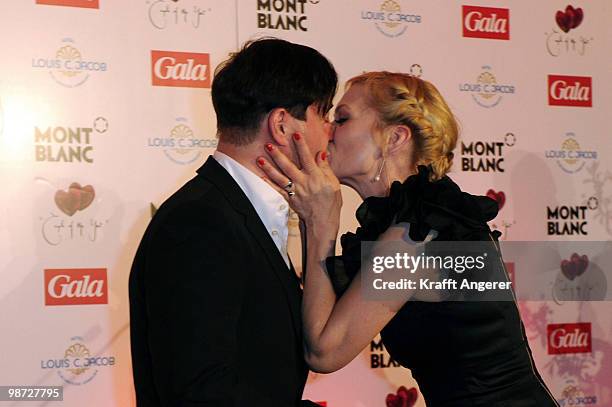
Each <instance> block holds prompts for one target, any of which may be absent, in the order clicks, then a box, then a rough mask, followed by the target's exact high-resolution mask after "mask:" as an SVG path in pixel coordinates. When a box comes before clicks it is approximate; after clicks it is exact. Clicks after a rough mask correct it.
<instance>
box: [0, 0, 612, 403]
mask: <svg viewBox="0 0 612 407" xmlns="http://www.w3.org/2000/svg"><path fill="white" fill-rule="evenodd" d="M567 1H568V0H563V1H560V0H549V1H526V0H514V1H511V0H505V1H504V0H478V1H476V0H474V1H472V0H464V1H457V0H355V1H349V0H235V1H228V0H130V1H122V0H2V1H1V2H0V49H1V50H2V58H1V60H0V61H1V62H0V188H1V192H0V196H1V200H0V273H1V274H0V332H1V334H0V385H63V386H64V401H63V402H62V404H61V405H65V406H75V407H81V406H91V407H94V406H102V407H109V406H122V407H123V406H131V405H133V388H132V380H131V363H130V352H129V322H128V293H127V281H128V274H129V269H130V265H131V261H132V258H133V255H134V253H135V250H136V247H137V244H138V242H139V240H140V238H141V236H142V233H143V231H144V229H145V227H146V225H147V223H148V222H149V220H150V218H151V215H152V212H153V211H154V210H155V208H156V207H157V206H159V205H160V204H161V203H162V202H163V201H164V200H165V199H166V198H167V197H168V196H169V195H170V194H171V193H172V192H173V191H175V190H176V189H177V188H178V187H179V186H180V185H182V184H183V183H184V182H185V181H186V180H188V179H190V178H191V177H192V176H193V175H194V171H195V170H196V169H197V168H198V167H199V166H200V165H201V164H202V163H203V162H204V160H205V159H206V157H207V156H208V155H209V154H210V153H211V152H212V151H214V149H215V146H216V144H217V140H216V137H215V116H214V111H213V108H212V103H211V98H210V85H211V81H212V76H213V72H214V68H215V67H216V66H217V64H218V63H220V62H221V61H223V60H224V59H226V58H227V57H228V55H229V54H230V53H231V52H234V51H236V50H237V49H238V48H239V47H240V45H241V44H242V43H243V42H244V41H246V40H249V39H251V38H255V37H259V36H264V35H272V36H277V37H281V38H285V39H288V40H291V41H295V42H299V43H303V44H307V45H310V46H313V47H315V48H316V49H318V50H320V51H321V52H322V53H323V54H324V55H326V56H327V57H328V58H330V59H331V61H332V62H333V63H334V65H335V66H336V68H337V70H338V72H339V75H340V78H341V80H342V82H344V81H345V80H346V79H348V78H350V77H351V76H354V75H357V74H359V73H361V72H363V71H368V70H390V71H402V72H410V73H412V74H413V75H416V76H420V77H422V78H424V79H427V80H429V81H432V82H433V83H434V84H435V85H436V86H438V88H439V89H440V91H441V92H442V93H443V95H444V96H445V97H446V99H447V100H448V102H449V104H450V105H451V107H452V109H453V110H454V112H455V113H456V115H457V116H458V118H459V120H460V122H461V127H462V138H461V142H460V143H459V145H458V147H457V150H456V154H455V160H456V161H455V163H454V168H453V172H452V174H451V176H452V177H453V178H454V179H455V180H456V181H457V182H458V183H459V184H460V185H462V187H463V188H464V189H465V190H467V191H469V192H471V193H477V194H482V195H489V196H491V197H493V198H494V199H496V200H497V201H498V203H499V206H500V208H501V210H500V212H499V215H498V216H497V218H496V219H495V220H494V221H492V222H491V226H492V227H493V228H495V229H498V230H500V231H501V232H502V239H503V240H509V241H513V240H529V241H537V240H545V241H550V240H570V241H576V240H580V241H597V240H610V239H611V238H612V164H611V163H610V160H611V153H612V143H611V137H612V126H611V125H610V115H611V113H612V85H611V84H612V63H611V62H612V60H611V55H612V54H611V53H610V50H611V49H612V28H611V26H610V24H609V20H610V17H612V4H611V3H610V2H609V1H608V0H591V1H584V0H576V1H573V2H572V3H567ZM278 63H279V64H282V63H283V57H282V55H279V56H278ZM343 192H344V193H345V201H346V208H345V210H344V212H343V219H342V230H343V231H346V230H349V229H353V228H354V227H355V220H354V216H353V213H354V210H355V208H356V206H357V205H358V203H359V201H358V198H357V196H356V194H354V193H353V192H352V191H349V190H348V189H347V190H344V191H343ZM295 223H296V222H293V224H292V228H293V229H292V233H293V234H295V233H297V232H296V229H295ZM576 254H577V255H578V256H574V257H572V254H567V255H563V254H561V257H560V259H561V261H560V263H559V265H558V268H559V270H558V272H559V273H560V274H559V275H560V276H561V277H562V278H565V279H566V280H567V281H566V283H567V284H568V287H570V288H571V289H578V291H579V288H580V281H581V279H582V278H584V277H585V276H588V273H589V261H588V259H587V261H586V262H585V261H583V260H584V258H583V257H581V256H582V254H583V253H576ZM579 258H580V259H582V260H580V259H579ZM506 260H507V261H508V262H509V269H510V270H512V269H513V267H512V265H513V263H512V261H511V260H508V259H506ZM579 260H580V261H579ZM568 264H570V266H568ZM168 272H169V273H172V272H174V271H173V270H168ZM517 275H519V274H517ZM610 283H612V282H607V284H610ZM584 294H585V291H583V292H582V295H584ZM585 299H588V293H587V295H586V297H585ZM520 310H521V314H522V317H523V319H524V322H525V325H526V329H527V335H528V337H529V340H530V343H531V346H532V349H533V353H534V357H535V359H536V362H537V366H538V368H539V370H540V372H541V373H542V374H543V376H544V378H545V380H546V381H547V383H548V384H549V386H550V388H551V390H552V391H553V393H554V395H555V397H556V398H557V399H558V400H559V402H560V404H561V405H562V406H611V405H612V313H611V312H610V311H611V306H610V302H607V303H606V302H589V301H584V302H577V301H538V302H535V301H532V302H522V303H521V304H520ZM412 334H413V335H419V327H414V331H413V333H412ZM418 351H419V350H418V349H415V352H418ZM269 357H270V358H274V357H276V356H275V355H274V354H270V355H269ZM265 372H266V369H265V367H262V374H265ZM305 397H307V398H310V399H312V400H316V401H318V402H320V403H321V404H322V405H327V406H329V407H344V406H355V407H362V406H363V407H366V406H367V407H375V406H381V407H382V406H390V407H410V406H424V405H425V403H424V401H423V398H422V395H421V394H420V392H419V390H418V386H417V384H416V382H415V381H414V380H413V379H412V377H411V375H410V372H409V371H408V370H406V369H404V368H402V367H401V366H399V365H398V364H397V363H396V362H394V361H393V360H391V359H390V358H389V356H388V354H387V353H386V351H385V348H384V346H383V345H382V344H381V342H380V339H379V338H376V339H375V340H373V341H372V343H371V345H370V346H368V347H367V348H366V349H364V350H363V352H362V353H361V354H360V355H359V356H358V357H357V358H356V359H355V360H354V361H353V362H352V363H351V364H350V365H349V366H347V367H346V368H344V369H342V370H341V371H339V372H337V373H334V374H330V375H315V374H311V376H310V378H309V382H308V385H307V388H306V391H305ZM0 404H2V403H0ZM44 404H45V403H40V405H44ZM2 405H19V403H14V404H13V403H10V402H9V403H4V404H2ZM49 405H56V404H53V403H49Z"/></svg>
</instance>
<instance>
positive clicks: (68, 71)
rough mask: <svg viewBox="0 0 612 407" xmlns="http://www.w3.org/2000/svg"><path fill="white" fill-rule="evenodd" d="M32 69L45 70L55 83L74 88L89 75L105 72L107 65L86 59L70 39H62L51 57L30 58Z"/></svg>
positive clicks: (82, 82) (85, 80)
mask: <svg viewBox="0 0 612 407" xmlns="http://www.w3.org/2000/svg"><path fill="white" fill-rule="evenodd" d="M32 68H34V69H42V70H47V71H48V72H49V74H50V75H51V77H52V78H53V80H55V82H57V83H58V84H60V85H62V86H66V87H68V88H74V87H77V86H81V85H82V84H84V83H85V82H87V80H88V79H89V77H90V75H92V74H97V73H101V72H106V71H107V70H108V64H107V63H106V62H103V61H97V60H91V59H88V58H86V57H85V56H84V55H83V54H82V53H81V51H80V49H79V48H78V47H77V45H76V42H75V41H74V40H73V39H72V38H64V39H63V40H62V44H61V45H60V47H59V48H58V49H57V50H56V51H55V53H54V54H53V55H52V56H51V57H47V58H45V57H42V58H38V57H35V58H32Z"/></svg>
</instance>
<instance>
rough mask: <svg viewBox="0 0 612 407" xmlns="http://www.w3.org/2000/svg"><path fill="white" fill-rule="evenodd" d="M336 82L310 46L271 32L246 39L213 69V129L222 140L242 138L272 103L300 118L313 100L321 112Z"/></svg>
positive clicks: (249, 136)
mask: <svg viewBox="0 0 612 407" xmlns="http://www.w3.org/2000/svg"><path fill="white" fill-rule="evenodd" d="M337 86H338V75H337V74H336V71H335V70H334V67H333V66H332V64H331V63H330V62H329V61H328V60H327V58H325V57H324V56H323V55H321V54H320V53H319V52H318V51H317V50H315V49H313V48H310V47H307V46H304V45H299V44H293V43H291V42H288V41H284V40H280V39H276V38H264V39H260V40H255V41H250V42H247V43H246V44H245V45H244V46H243V47H242V49H241V50H240V51H239V52H238V53H236V54H234V55H233V56H232V57H231V58H230V59H228V60H227V61H225V62H223V63H222V64H220V65H219V66H218V67H217V69H216V71H215V78H214V80H213V84H212V100H213V105H214V107H215V112H216V114H217V131H218V132H219V134H220V138H221V140H222V141H227V142H229V143H232V144H238V145H240V144H248V143H250V142H252V141H253V138H254V133H255V131H256V130H257V129H259V125H260V123H261V120H262V119H263V116H264V115H265V114H267V113H268V112H270V111H271V110H272V109H275V108H279V107H282V108H285V109H287V110H288V111H289V113H291V115H292V116H294V117H295V118H297V119H300V120H305V119H306V109H307V108H308V106H310V105H313V104H314V105H315V106H316V107H317V109H318V112H319V114H320V115H321V116H323V115H325V114H327V112H328V111H329V109H331V106H332V100H333V98H334V95H335V93H336V89H337Z"/></svg>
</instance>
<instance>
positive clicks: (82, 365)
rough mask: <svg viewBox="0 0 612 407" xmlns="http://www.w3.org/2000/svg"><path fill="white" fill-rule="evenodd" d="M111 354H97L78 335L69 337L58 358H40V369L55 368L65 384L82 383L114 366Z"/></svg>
mask: <svg viewBox="0 0 612 407" xmlns="http://www.w3.org/2000/svg"><path fill="white" fill-rule="evenodd" d="M116 362H117V360H116V358H115V356H113V355H97V354H95V353H94V352H92V351H91V350H90V349H89V347H88V346H87V345H86V342H85V340H84V339H83V338H82V337H80V336H75V337H72V338H70V344H69V345H68V347H67V348H66V349H65V350H64V352H63V355H61V357H59V358H50V359H45V360H41V362H40V366H41V368H42V369H55V370H57V375H58V376H59V377H60V378H61V379H62V380H63V381H64V382H65V383H67V384H73V385H83V384H87V383H89V382H91V381H92V380H93V379H94V378H95V377H96V376H97V375H98V374H99V372H100V369H105V368H109V367H113V366H115V364H116Z"/></svg>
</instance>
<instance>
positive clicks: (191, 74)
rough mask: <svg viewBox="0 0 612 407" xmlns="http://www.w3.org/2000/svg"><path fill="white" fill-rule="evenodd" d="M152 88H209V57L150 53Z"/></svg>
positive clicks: (204, 55) (188, 53) (189, 53)
mask: <svg viewBox="0 0 612 407" xmlns="http://www.w3.org/2000/svg"><path fill="white" fill-rule="evenodd" d="M151 70H152V72H151V74H152V81H153V86H177V87H185V88H210V72H209V71H210V55H209V54H198V53H192V52H173V51H151Z"/></svg>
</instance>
